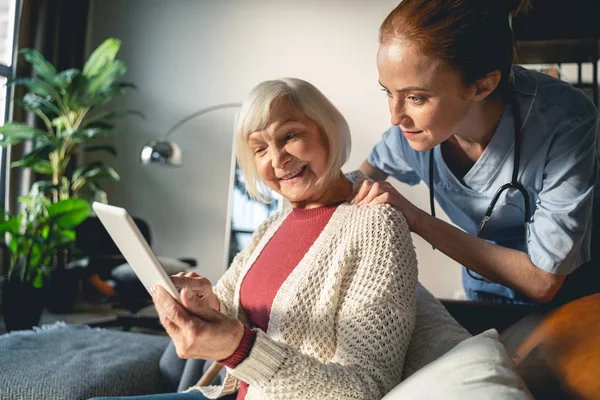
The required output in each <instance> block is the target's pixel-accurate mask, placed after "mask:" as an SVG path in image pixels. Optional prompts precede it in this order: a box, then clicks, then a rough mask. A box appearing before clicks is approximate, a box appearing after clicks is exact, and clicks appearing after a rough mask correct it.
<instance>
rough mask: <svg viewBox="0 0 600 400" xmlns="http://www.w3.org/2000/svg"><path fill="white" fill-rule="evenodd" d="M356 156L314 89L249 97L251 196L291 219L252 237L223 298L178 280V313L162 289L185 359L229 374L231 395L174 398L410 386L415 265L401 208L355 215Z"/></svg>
mask: <svg viewBox="0 0 600 400" xmlns="http://www.w3.org/2000/svg"><path fill="white" fill-rule="evenodd" d="M349 151H350V133H349V128H348V125H347V123H346V121H345V119H344V118H343V117H342V115H341V114H340V112H339V111H338V110H337V109H336V108H335V107H334V106H333V104H332V103H331V102H330V101H329V100H328V99H327V98H326V97H325V96H324V95H323V94H322V93H321V92H320V91H319V90H317V89H316V88H315V87H314V86H312V85H311V84H309V83H307V82H305V81H302V80H299V79H281V80H274V81H267V82H263V83H261V84H259V85H258V86H256V87H255V88H254V89H253V90H252V92H251V94H250V96H249V98H248V99H247V100H246V102H245V103H244V105H243V107H242V110H241V114H240V116H239V126H238V132H237V138H236V153H237V157H238V162H239V165H240V167H241V169H242V171H243V173H244V175H245V178H246V182H247V187H248V192H249V194H250V195H251V196H253V197H255V198H259V199H263V200H266V199H264V194H263V193H264V191H261V190H260V186H261V185H263V184H264V185H266V186H268V187H269V188H271V189H272V190H274V191H275V192H277V193H279V194H280V195H282V196H283V197H284V198H286V199H287V200H288V201H289V202H290V204H291V205H292V208H291V210H287V211H282V212H279V213H277V214H275V215H274V216H272V217H271V218H270V219H269V220H267V221H266V222H265V223H264V224H263V225H262V226H261V227H260V228H259V229H258V230H257V231H256V232H255V234H254V236H253V239H252V242H251V243H250V245H249V246H248V247H247V248H246V249H245V250H244V251H242V252H241V253H240V254H238V255H237V257H236V258H235V260H234V261H233V263H232V265H231V267H230V268H229V270H228V271H227V272H226V273H225V274H224V275H223V277H222V278H221V279H220V280H219V282H218V283H217V285H216V286H215V287H214V290H213V288H212V287H211V284H210V282H209V281H208V280H206V279H205V278H202V277H199V276H197V275H195V276H190V275H188V276H182V275H180V276H176V277H173V281H174V283H175V285H176V286H178V287H179V288H181V289H182V290H181V293H180V295H181V304H179V303H178V302H176V301H175V300H174V299H173V298H172V297H171V296H170V295H169V294H168V293H167V292H166V291H165V290H164V289H163V288H162V287H156V288H155V291H154V293H153V298H154V302H155V304H156V308H157V311H158V313H159V316H160V319H161V322H162V324H163V325H164V327H165V329H166V330H167V332H168V333H169V336H170V337H171V338H172V340H173V342H174V345H175V347H176V349H177V353H178V355H179V356H180V357H183V358H200V359H206V360H216V361H217V362H218V363H220V364H223V365H224V366H226V367H227V375H226V377H225V379H224V383H223V385H222V386H208V387H192V388H190V389H189V390H188V392H202V393H203V395H200V394H199V393H198V397H193V394H192V393H186V394H177V395H169V396H173V397H174V398H181V397H183V398H187V396H190V398H197V399H202V398H205V397H203V396H206V397H208V398H218V397H222V396H225V395H227V394H232V393H235V392H236V391H237V399H337V400H340V399H380V398H381V397H383V396H384V395H385V394H386V393H387V392H388V391H389V390H391V389H392V388H393V387H394V386H396V385H397V384H398V383H399V382H400V379H401V375H402V366H403V363H404V358H405V354H406V351H407V347H408V343H409V341H410V338H411V334H412V331H413V327H414V322H415V295H416V285H417V261H416V256H415V252H414V249H413V244H412V240H411V236H410V233H409V229H408V226H407V224H406V221H405V219H404V217H403V216H402V215H401V214H400V213H399V212H397V211H396V210H395V209H394V208H392V207H391V206H389V205H378V206H373V207H359V206H353V205H349V204H348V203H346V202H345V199H347V198H349V197H350V196H351V194H352V191H353V185H352V183H351V182H350V181H349V180H348V179H347V178H346V177H345V176H344V174H343V173H342V171H341V166H342V165H343V164H344V162H345V161H346V159H347V158H348V154H349ZM164 396H165V395H160V397H161V398H167V397H164ZM178 396H179V397H178ZM169 398H170V397H169Z"/></svg>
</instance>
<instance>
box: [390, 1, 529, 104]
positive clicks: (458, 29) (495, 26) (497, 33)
mask: <svg viewBox="0 0 600 400" xmlns="http://www.w3.org/2000/svg"><path fill="white" fill-rule="evenodd" d="M529 5H530V0H403V1H402V2H401V3H400V4H399V5H398V6H397V7H396V8H395V9H394V10H393V11H392V12H391V13H390V14H389V15H388V16H387V17H386V19H385V20H384V21H383V24H381V28H380V31H379V42H380V43H381V44H384V43H391V42H394V41H396V40H406V41H408V42H410V43H411V44H413V45H415V46H417V48H419V49H420V50H421V51H422V52H423V54H426V55H428V56H433V57H437V58H440V59H442V60H443V61H445V62H446V63H447V64H448V65H450V66H451V67H452V68H454V69H455V70H456V71H458V72H459V73H460V74H461V75H462V77H463V80H464V82H465V83H466V84H471V83H474V82H475V81H477V80H478V79H480V78H482V77H484V76H485V75H487V74H489V73H490V72H493V71H500V73H501V75H502V77H501V79H500V84H499V85H498V89H499V90H500V91H501V92H502V93H506V92H507V91H508V88H509V79H508V77H509V75H510V69H511V66H512V64H513V60H514V50H513V49H514V46H513V35H512V30H511V29H510V26H509V16H512V15H514V14H516V13H517V12H519V11H521V10H522V9H527V8H528V7H529Z"/></svg>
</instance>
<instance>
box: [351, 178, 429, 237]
mask: <svg viewBox="0 0 600 400" xmlns="http://www.w3.org/2000/svg"><path fill="white" fill-rule="evenodd" d="M350 204H358V205H359V206H374V205H377V204H389V205H391V206H392V207H394V208H395V209H396V210H398V211H400V212H401V213H402V214H403V215H404V218H406V222H407V223H408V227H409V228H410V230H411V231H413V230H414V228H415V226H416V219H417V216H418V214H419V213H420V212H422V211H421V210H420V209H419V208H418V207H416V206H415V205H414V204H412V203H411V202H410V201H408V200H406V198H405V197H404V196H402V195H401V194H400V193H399V192H398V191H397V190H396V189H395V188H394V187H393V186H392V184H391V183H389V182H373V181H371V180H365V181H363V182H362V183H361V185H360V186H359V188H358V190H357V191H356V192H355V195H354V197H353V198H352V199H351V200H350Z"/></svg>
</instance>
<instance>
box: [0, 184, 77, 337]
mask: <svg viewBox="0 0 600 400" xmlns="http://www.w3.org/2000/svg"><path fill="white" fill-rule="evenodd" d="M19 201H20V202H22V204H23V206H24V207H23V210H22V211H21V212H20V213H19V214H18V215H9V214H7V213H2V215H1V220H0V234H2V235H3V236H5V238H6V240H7V248H8V252H9V254H10V263H9V266H8V274H7V276H5V277H2V279H1V281H0V284H1V285H2V304H3V316H4V321H5V325H6V327H7V329H8V330H9V331H11V330H19V329H29V328H31V327H32V326H34V325H37V323H38V322H39V319H40V315H41V312H42V309H43V306H44V296H43V292H42V287H43V286H44V282H45V281H46V279H47V276H48V274H49V272H50V268H49V265H51V261H52V258H53V257H54V255H55V254H56V251H57V250H59V249H65V248H72V247H73V244H74V242H75V231H74V229H75V228H76V227H77V226H78V225H79V224H80V223H81V222H82V221H83V220H85V219H86V218H87V216H88V214H89V205H88V203H87V202H86V201H85V200H82V199H65V200H59V201H57V202H55V203H52V202H51V201H50V200H49V199H48V198H47V197H45V196H44V195H43V194H41V193H35V191H32V193H30V194H29V195H27V196H22V197H21V198H20V199H19Z"/></svg>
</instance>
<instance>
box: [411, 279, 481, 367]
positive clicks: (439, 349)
mask: <svg viewBox="0 0 600 400" xmlns="http://www.w3.org/2000/svg"><path fill="white" fill-rule="evenodd" d="M470 337H471V335H470V334H469V332H467V330H466V329H464V328H463V327H462V326H461V325H460V324H459V323H458V322H457V321H456V320H455V319H454V318H452V316H451V315H450V313H448V311H447V310H446V308H445V307H444V306H443V305H442V303H440V302H439V301H438V300H437V299H436V298H435V297H433V295H432V294H431V293H430V292H429V291H428V290H427V289H425V288H424V287H423V286H422V285H421V284H420V283H419V284H418V286H417V319H416V322H415V330H414V332H413V335H412V338H411V340H410V344H409V345H408V352H407V354H406V360H405V361H404V370H403V378H404V379H406V378H407V377H409V376H410V375H412V374H414V373H415V372H416V371H418V370H419V369H421V368H423V367H424V366H426V365H427V364H429V363H431V362H432V361H435V360H437V359H438V358H440V357H441V356H443V355H444V354H446V353H447V352H448V351H449V350H450V349H452V348H453V347H454V346H456V345H457V344H458V343H460V342H462V341H463V340H465V339H468V338H470Z"/></svg>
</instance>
